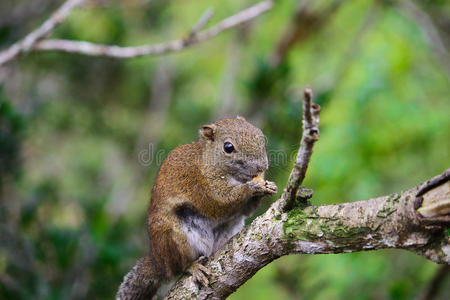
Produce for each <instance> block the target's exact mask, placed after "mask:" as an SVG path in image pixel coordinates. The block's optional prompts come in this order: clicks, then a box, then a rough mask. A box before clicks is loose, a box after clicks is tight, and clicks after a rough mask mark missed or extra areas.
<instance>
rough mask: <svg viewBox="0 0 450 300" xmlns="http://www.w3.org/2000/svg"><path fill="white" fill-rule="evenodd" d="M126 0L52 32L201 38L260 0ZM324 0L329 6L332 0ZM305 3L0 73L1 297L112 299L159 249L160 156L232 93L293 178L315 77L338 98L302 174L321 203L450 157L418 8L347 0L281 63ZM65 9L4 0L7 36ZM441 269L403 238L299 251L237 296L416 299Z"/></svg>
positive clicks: (436, 12) (278, 172)
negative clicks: (227, 26)
mask: <svg viewBox="0 0 450 300" xmlns="http://www.w3.org/2000/svg"><path fill="white" fill-rule="evenodd" d="M26 1H27V0H22V1H17V2H18V3H22V4H23V3H25V2H26ZM28 1H29V0H28ZM111 2H112V3H111V5H109V6H106V7H101V6H95V5H92V6H89V7H86V8H84V9H82V10H77V11H74V12H73V14H71V16H70V17H69V18H68V19H67V20H66V21H65V22H64V23H63V24H61V25H60V26H59V27H58V28H57V30H56V31H55V32H54V33H53V36H52V37H55V38H67V39H81V40H88V41H92V42H98V43H109V44H118V45H140V44H146V43H158V42H161V41H167V40H170V39H173V38H179V37H183V36H185V35H186V34H187V33H188V32H189V30H190V28H191V27H192V26H193V25H194V24H195V23H196V21H197V20H198V18H199V17H200V16H201V14H202V12H203V11H204V10H205V9H206V8H208V7H210V6H211V5H213V7H214V8H215V15H214V16H213V17H212V19H211V21H210V24H214V23H215V22H218V21H219V20H222V19H223V18H225V17H227V16H229V15H231V14H232V13H234V12H236V11H238V10H240V9H242V8H243V7H245V6H248V5H249V3H242V1H237V0H233V1H226V2H220V3H219V2H217V3H214V4H211V3H210V2H209V1H206V0H201V1H186V3H185V2H183V4H182V5H181V3H179V2H177V1H162V0H154V1H141V0H138V1H111ZM309 3H310V4H309V5H311V12H312V13H317V14H318V15H320V13H321V12H322V11H323V10H326V9H327V7H328V6H329V5H330V3H331V2H330V1H310V2H309ZM311 3H313V4H311ZM298 5H299V4H298V1H292V0H289V1H276V5H275V7H274V8H273V9H272V10H271V11H270V12H269V13H267V14H264V15H262V16H260V17H258V19H257V20H256V21H255V22H253V23H252V24H251V25H249V26H248V27H246V28H244V29H242V30H241V29H239V30H236V29H234V30H232V31H229V32H227V33H223V34H221V35H219V36H217V37H215V38H214V39H212V40H210V41H207V42H205V43H203V44H200V45H197V46H195V47H193V48H191V49H187V50H185V51H183V52H179V53H175V54H171V55H167V56H164V57H143V58H137V59H130V60H115V59H109V58H98V57H87V56H81V55H74V54H67V53H44V52H42V53H30V54H25V55H23V56H22V57H20V58H19V59H18V60H17V61H16V62H13V63H11V64H10V65H8V69H7V70H6V69H5V70H3V69H2V70H0V75H1V76H0V80H1V81H0V85H1V86H0V298H1V299H4V298H5V299H30V298H37V299H68V298H69V299H86V298H87V299H111V298H112V297H113V296H114V294H115V292H116V290H117V288H118V286H119V283H120V282H121V279H122V277H123V276H124V275H125V273H126V272H127V271H128V270H129V269H130V268H131V266H132V265H133V264H134V263H135V261H136V260H137V259H138V258H139V257H141V256H143V255H145V253H146V251H147V247H148V245H147V244H148V242H147V234H146V221H145V220H146V209H147V206H148V201H149V198H150V193H151V187H152V183H153V180H154V178H155V176H156V172H157V170H158V168H159V165H160V163H161V161H162V159H164V158H165V157H166V156H167V154H168V151H170V150H171V149H173V148H174V147H176V146H178V145H179V144H184V143H189V142H191V141H193V140H195V139H196V138H197V136H198V128H199V126H200V125H201V124H205V123H209V122H210V121H212V120H214V119H215V118H217V116H219V115H220V112H221V111H223V110H222V109H223V108H224V106H225V105H224V99H225V98H226V97H225V96H224V95H223V94H226V92H228V91H230V90H231V91H232V93H231V94H232V96H231V98H232V104H231V109H230V108H228V111H231V112H232V113H230V115H229V116H231V117H233V116H235V115H236V114H239V115H243V116H244V117H246V118H247V119H248V120H250V121H252V122H254V123H255V124H256V125H258V126H260V127H261V128H262V129H263V131H264V132H265V134H266V136H267V139H268V144H267V147H268V150H269V155H270V158H271V165H270V169H269V171H268V174H267V177H268V178H269V179H271V180H274V181H275V182H276V183H277V185H278V187H279V190H280V191H281V190H282V187H283V186H284V185H285V182H286V180H287V178H288V175H289V171H290V168H291V166H292V164H293V162H294V159H295V154H296V151H297V149H298V146H299V138H300V134H301V121H300V115H301V101H300V95H301V91H302V89H303V88H304V87H305V86H306V85H310V86H311V87H312V89H313V91H314V93H315V101H316V102H317V103H319V104H320V105H321V106H322V110H321V121H320V130H321V136H320V140H319V142H318V143H317V144H316V146H315V153H314V155H313V157H312V161H311V164H310V167H309V169H308V174H307V177H306V181H305V183H304V184H305V185H306V186H307V187H309V188H312V189H314V196H313V198H312V199H311V202H312V203H313V204H316V205H319V204H326V203H340V202H347V201H355V200H362V199H367V198H370V197H374V196H379V195H384V194H389V193H393V192H397V191H399V190H401V189H406V188H409V187H411V186H413V185H415V184H417V183H419V182H421V181H423V180H425V179H427V178H429V177H431V176H433V175H436V174H438V173H439V172H441V171H442V170H443V169H444V168H446V167H448V166H449V164H450V157H449V156H448V152H449V149H450V119H449V117H448V115H449V111H450V103H449V101H448V100H449V99H448V95H449V94H450V85H449V76H450V75H449V73H448V69H445V64H443V63H441V61H440V57H439V56H438V55H437V53H436V52H435V50H434V47H433V45H432V44H431V43H430V39H429V36H428V35H427V33H426V30H424V29H423V28H422V26H421V24H420V22H418V20H416V19H415V18H412V17H409V15H408V14H407V13H405V12H404V11H403V10H402V8H401V6H394V5H391V4H388V3H384V2H383V3H380V2H379V1H362V0H358V1H342V4H341V5H340V7H339V9H338V10H336V11H334V13H333V14H332V15H331V16H327V17H326V18H328V19H327V20H325V23H324V26H323V27H322V28H321V29H320V30H319V29H314V28H312V29H310V30H311V32H308V37H307V38H306V39H305V40H303V41H302V42H301V43H299V44H297V45H294V46H293V47H292V48H291V49H290V51H289V53H288V55H287V56H286V57H284V59H282V61H281V62H280V64H277V65H274V64H273V62H272V61H271V57H272V55H273V53H274V51H275V49H276V45H277V43H278V42H279V40H280V38H281V37H282V33H283V32H285V30H286V29H287V28H288V27H289V26H291V25H290V24H291V23H290V22H291V19H292V15H293V12H294V11H295V10H296V9H297V7H298ZM51 6H52V5H50V6H49V5H47V6H45V7H46V10H45V11H39V12H36V13H34V14H31V15H26V11H25V12H23V13H24V14H25V15H22V16H21V18H22V19H23V22H19V23H18V22H16V23H10V24H8V23H7V22H6V21H5V20H6V19H7V18H4V17H3V16H4V12H7V11H10V9H11V4H8V3H6V2H5V3H3V2H1V3H0V45H2V46H6V45H8V44H11V43H12V42H13V39H17V38H19V37H20V36H21V35H24V34H25V33H26V32H27V31H29V30H30V28H32V27H33V26H36V25H37V24H40V22H41V21H42V20H43V19H45V17H46V16H48V14H49V13H50V11H51V9H52V7H51ZM3 8H5V9H3ZM422 8H423V9H424V10H425V11H426V12H427V13H429V14H430V16H431V17H432V19H433V20H436V24H441V23H440V22H442V21H445V20H447V21H448V16H447V17H445V13H444V12H448V9H449V5H448V4H447V3H446V1H432V2H430V1H428V2H426V3H424V4H423V7H422ZM371 12H375V13H374V17H373V20H372V22H369V25H368V26H366V29H364V30H362V33H361V34H358V32H359V30H360V28H361V26H363V24H364V22H365V21H366V18H368V16H369V14H370V13H371ZM19 17H20V16H19ZM19 17H18V18H19ZM445 18H447V19H445ZM438 21H439V22H438ZM444 23H445V22H444ZM358 35H360V36H359V38H358ZM443 36H444V37H445V35H443ZM447 42H448V41H447ZM236 57H238V58H239V59H237V62H236V60H234V59H236ZM233 69H234V70H235V73H233V74H232V76H231V78H232V84H230V83H229V82H228V80H227V78H228V76H229V75H230V74H229V72H231V71H230V70H233ZM5 74H6V75H5ZM225 111H227V110H226V109H225ZM150 144H151V145H150ZM142 154H149V155H150V156H149V157H151V158H152V160H151V161H150V162H149V163H146V162H144V161H142ZM17 175H20V176H17ZM274 199H275V197H274V198H272V199H268V200H266V201H265V202H264V203H263V205H262V207H261V208H260V209H259V211H258V212H259V213H261V212H263V211H264V210H265V209H266V208H267V206H268V205H269V204H270V202H271V201H272V200H274ZM386 213H389V211H386ZM343 234H345V230H343ZM436 270H437V267H436V266H435V265H434V264H433V263H431V262H429V261H426V260H425V259H424V258H422V257H418V256H415V255H413V254H411V253H408V252H406V251H401V250H397V251H394V250H392V251H377V252H365V253H355V254H342V255H319V256H311V257H310V256H292V257H283V258H281V259H279V260H278V261H276V262H274V263H272V264H270V265H269V266H267V267H266V268H263V269H262V270H261V271H260V272H258V273H257V274H256V276H255V277H254V278H252V279H251V280H250V281H249V282H248V283H247V284H245V285H244V286H242V287H241V288H240V289H239V290H238V291H237V292H236V293H235V294H233V295H232V297H231V298H232V299H297V298H303V299H411V298H414V297H416V296H417V295H419V293H421V292H422V291H423V289H424V288H425V286H426V285H427V283H428V282H429V281H430V279H431V278H432V276H433V275H434V273H435V271H436ZM445 284H447V286H448V284H449V279H448V278H447V280H446V281H445V282H444V284H443V286H445ZM440 297H441V298H442V299H445V298H448V297H449V291H448V289H447V290H444V289H443V290H442V291H441V293H440Z"/></svg>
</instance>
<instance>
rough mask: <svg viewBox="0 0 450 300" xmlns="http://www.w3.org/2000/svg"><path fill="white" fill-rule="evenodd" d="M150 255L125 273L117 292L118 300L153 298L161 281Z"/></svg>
mask: <svg viewBox="0 0 450 300" xmlns="http://www.w3.org/2000/svg"><path fill="white" fill-rule="evenodd" d="M157 274H158V273H157V270H156V266H155V264H154V262H153V261H152V259H151V257H150V256H145V257H143V258H141V259H140V260H138V262H137V263H136V265H135V266H134V267H133V269H131V271H130V272H128V274H127V275H125V277H124V279H123V282H122V283H121V285H120V287H119V291H118V292H117V296H116V299H117V300H138V299H152V297H153V296H154V295H155V294H156V291H157V290H158V288H159V286H160V284H161V282H160V280H159V279H158V276H157Z"/></svg>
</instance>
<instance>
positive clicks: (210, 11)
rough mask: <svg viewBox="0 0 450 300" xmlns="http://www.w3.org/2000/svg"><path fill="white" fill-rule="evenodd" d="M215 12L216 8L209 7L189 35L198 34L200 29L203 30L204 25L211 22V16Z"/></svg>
mask: <svg viewBox="0 0 450 300" xmlns="http://www.w3.org/2000/svg"><path fill="white" fill-rule="evenodd" d="M213 14H214V9H212V8H208V9H207V10H206V11H205V12H204V13H203V14H202V16H201V17H200V20H198V22H197V24H195V26H194V27H192V30H191V32H190V34H189V36H190V37H191V36H194V35H196V34H197V33H198V32H199V31H200V30H202V28H203V27H205V25H206V24H207V23H208V22H209V20H210V19H211V17H212V16H213Z"/></svg>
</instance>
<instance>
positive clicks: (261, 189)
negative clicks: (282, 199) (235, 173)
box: [247, 180, 277, 196]
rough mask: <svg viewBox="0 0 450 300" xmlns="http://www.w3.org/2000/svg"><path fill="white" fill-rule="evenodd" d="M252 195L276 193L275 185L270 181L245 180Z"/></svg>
mask: <svg viewBox="0 0 450 300" xmlns="http://www.w3.org/2000/svg"><path fill="white" fill-rule="evenodd" d="M247 184H248V186H249V187H250V189H251V191H252V192H253V195H254V196H264V195H273V194H276V193H277V186H276V184H275V182H272V181H267V180H264V181H262V180H261V181H259V180H252V181H249V182H247Z"/></svg>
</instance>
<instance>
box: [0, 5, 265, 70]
mask: <svg viewBox="0 0 450 300" xmlns="http://www.w3.org/2000/svg"><path fill="white" fill-rule="evenodd" d="M74 1H75V0H74ZM78 1H81V0H78ZM272 6H273V1H272V0H265V1H262V2H260V3H258V4H255V5H253V6H251V7H249V8H247V9H244V10H242V11H240V12H238V13H236V14H234V15H232V16H230V17H228V18H226V19H224V20H222V21H220V22H219V23H217V24H216V25H214V26H213V27H211V28H209V29H206V30H203V31H200V32H198V33H195V31H194V30H193V31H192V32H193V33H194V34H193V35H191V36H190V37H189V38H188V39H186V38H182V39H177V40H172V41H168V42H164V43H160V44H154V45H144V46H136V47H120V46H115V45H102V44H96V43H91V42H86V41H72V40H61V39H47V40H42V41H38V42H37V43H35V44H34V45H32V47H31V48H30V49H29V50H30V51H62V52H70V53H79V54H84V55H91V56H108V57H114V58H132V57H138V56H143V55H161V54H167V53H170V52H175V51H180V50H183V49H185V48H188V47H190V46H193V45H196V44H198V43H201V42H204V41H206V40H209V39H211V38H213V37H215V36H216V35H218V34H219V33H221V32H222V31H225V30H227V29H230V28H232V27H235V26H237V25H240V24H242V23H245V22H248V21H250V20H252V19H254V18H256V17H257V16H259V15H260V14H262V13H264V12H265V11H267V10H269V9H271V8H272ZM205 19H206V20H207V16H206V17H204V19H203V21H202V22H205V21H204V20H205ZM199 24H200V25H199V26H197V27H201V25H202V24H201V22H199ZM194 29H195V27H194ZM16 47H18V48H19V49H18V50H16V52H15V53H14V54H13V55H8V56H6V57H5V59H3V60H1V59H0V66H1V64H2V63H5V62H6V61H9V60H11V59H13V58H14V57H15V56H17V55H19V54H20V53H21V52H23V47H22V46H21V44H19V45H17V46H16ZM8 51H10V49H7V50H6V51H5V52H8ZM2 54H3V53H0V57H1V55H2Z"/></svg>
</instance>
